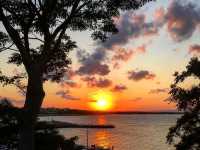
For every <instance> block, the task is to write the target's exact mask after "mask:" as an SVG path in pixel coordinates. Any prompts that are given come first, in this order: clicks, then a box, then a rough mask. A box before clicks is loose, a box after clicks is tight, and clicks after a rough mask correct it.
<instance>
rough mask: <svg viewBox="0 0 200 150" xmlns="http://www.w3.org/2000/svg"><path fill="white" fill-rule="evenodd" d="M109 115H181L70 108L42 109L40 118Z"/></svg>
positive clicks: (162, 112)
mask: <svg viewBox="0 0 200 150" xmlns="http://www.w3.org/2000/svg"><path fill="white" fill-rule="evenodd" d="M109 114H124V115H128V114H182V112H177V111H91V110H79V109H70V108H42V109H41V110H40V116H65V115H109Z"/></svg>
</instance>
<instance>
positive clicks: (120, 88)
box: [112, 84, 127, 92]
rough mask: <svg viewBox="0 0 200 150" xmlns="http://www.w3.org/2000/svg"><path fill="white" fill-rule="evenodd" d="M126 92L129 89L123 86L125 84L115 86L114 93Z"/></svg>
mask: <svg viewBox="0 0 200 150" xmlns="http://www.w3.org/2000/svg"><path fill="white" fill-rule="evenodd" d="M124 90H127V87H126V85H123V84H119V85H115V86H114V87H113V89H112V91H114V92H122V91H124Z"/></svg>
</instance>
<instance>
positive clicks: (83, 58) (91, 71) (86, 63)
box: [76, 49, 110, 76]
mask: <svg viewBox="0 0 200 150" xmlns="http://www.w3.org/2000/svg"><path fill="white" fill-rule="evenodd" d="M77 57H78V59H79V62H80V63H81V66H80V67H79V69H78V70H77V71H76V73H77V74H79V75H102V76H104V75H107V74H109V72H110V69H109V66H108V65H107V64H105V63H103V61H104V60H105V59H106V52H105V51H104V50H100V49H96V50H95V51H94V53H92V54H88V53H86V52H85V51H78V53H77Z"/></svg>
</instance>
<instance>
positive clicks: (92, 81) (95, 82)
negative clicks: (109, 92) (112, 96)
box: [82, 76, 112, 88]
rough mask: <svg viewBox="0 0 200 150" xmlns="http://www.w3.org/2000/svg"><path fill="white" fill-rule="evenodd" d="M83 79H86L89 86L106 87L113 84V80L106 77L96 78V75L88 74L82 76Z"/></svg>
mask: <svg viewBox="0 0 200 150" xmlns="http://www.w3.org/2000/svg"><path fill="white" fill-rule="evenodd" d="M82 80H83V81H85V82H86V83H87V85H88V86H89V87H99V88H106V87H109V86H111V85H112V81H111V80H109V79H105V78H99V79H96V78H95V77H89V76H87V77H85V78H82Z"/></svg>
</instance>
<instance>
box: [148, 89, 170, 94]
mask: <svg viewBox="0 0 200 150" xmlns="http://www.w3.org/2000/svg"><path fill="white" fill-rule="evenodd" d="M168 92H169V89H168V88H157V89H151V90H150V91H149V93H150V94H159V93H168Z"/></svg>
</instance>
